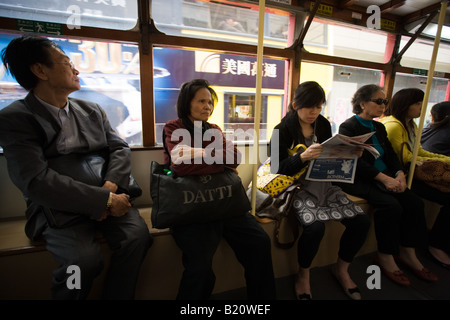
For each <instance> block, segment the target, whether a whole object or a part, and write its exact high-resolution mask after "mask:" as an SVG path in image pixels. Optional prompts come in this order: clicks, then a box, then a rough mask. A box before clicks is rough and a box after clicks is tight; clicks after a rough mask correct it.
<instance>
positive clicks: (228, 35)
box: [151, 0, 293, 48]
mask: <svg viewBox="0 0 450 320" xmlns="http://www.w3.org/2000/svg"><path fill="white" fill-rule="evenodd" d="M180 8H181V10H180ZM151 15H152V18H153V19H154V20H155V24H156V27H157V28H158V29H159V30H161V31H162V32H165V33H167V34H170V35H176V36H186V37H194V38H201V39H210V40H219V41H233V42H235V43H249V44H256V43H257V40H258V39H257V36H258V5H257V4H250V3H245V4H244V3H243V4H239V5H238V4H236V3H235V2H230V1H228V0H217V1H214V2H212V1H211V2H209V1H203V0H153V1H152V7H151ZM290 16H291V14H290V13H288V12H285V11H281V10H278V9H271V8H266V14H265V17H264V45H265V46H271V47H281V48H286V47H287V46H289V45H290V44H291V43H292V36H289V23H290ZM291 20H293V19H291ZM292 30H293V28H292ZM292 32H293V31H292ZM288 38H289V39H288Z"/></svg>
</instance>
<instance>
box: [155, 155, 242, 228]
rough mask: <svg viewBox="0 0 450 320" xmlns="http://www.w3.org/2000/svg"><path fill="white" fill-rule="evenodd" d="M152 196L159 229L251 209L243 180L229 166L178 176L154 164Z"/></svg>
mask: <svg viewBox="0 0 450 320" xmlns="http://www.w3.org/2000/svg"><path fill="white" fill-rule="evenodd" d="M150 194H151V197H152V200H153V207H152V215H151V221H152V225H153V227H154V228H157V229H164V228H169V227H172V226H175V225H183V224H190V223H202V222H210V221H214V220H219V219H224V218H231V217H234V216H238V215H242V214H244V213H245V212H248V211H249V210H250V209H251V205H250V201H249V199H248V198H247V194H246V192H245V189H244V186H243V185H242V181H241V178H240V177H239V176H238V175H237V174H236V173H235V172H234V171H233V170H231V169H229V168H226V167H225V171H224V172H220V173H215V174H206V175H189V176H183V177H178V176H176V175H175V174H174V173H173V172H172V171H171V170H169V168H168V167H167V166H164V165H161V164H159V163H157V162H155V161H152V164H151V168H150Z"/></svg>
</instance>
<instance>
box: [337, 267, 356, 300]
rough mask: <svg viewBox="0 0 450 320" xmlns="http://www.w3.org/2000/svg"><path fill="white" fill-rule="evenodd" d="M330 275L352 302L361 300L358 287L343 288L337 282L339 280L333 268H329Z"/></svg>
mask: <svg viewBox="0 0 450 320" xmlns="http://www.w3.org/2000/svg"><path fill="white" fill-rule="evenodd" d="M331 274H332V275H333V277H334V278H335V279H336V281H337V282H338V283H339V285H340V286H341V287H342V289H343V290H344V292H345V294H346V295H347V296H348V297H349V298H350V299H353V300H361V291H359V288H358V287H354V288H345V287H344V286H343V285H342V283H341V281H339V278H338V276H337V273H336V270H335V269H334V267H331Z"/></svg>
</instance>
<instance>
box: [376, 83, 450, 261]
mask: <svg viewBox="0 0 450 320" xmlns="http://www.w3.org/2000/svg"><path fill="white" fill-rule="evenodd" d="M423 97H424V92H423V91H422V90H420V89H416V88H407V89H402V90H400V91H398V92H397V93H396V94H395V95H394V96H393V97H392V101H391V103H390V104H389V106H388V108H387V109H386V111H385V113H384V117H382V118H381V119H380V122H382V123H383V124H384V126H385V127H386V131H387V133H388V139H389V141H390V142H391V144H392V147H393V149H394V151H395V153H396V154H397V156H398V157H399V158H400V160H402V162H403V163H402V164H403V166H404V167H405V168H406V169H407V168H409V164H410V163H411V160H412V151H411V150H413V147H414V143H415V142H416V132H417V125H416V123H415V122H414V119H415V118H418V117H420V112H421V108H422V102H423ZM417 143H420V141H417ZM416 159H417V162H418V163H420V162H423V161H426V160H431V159H433V160H441V161H445V162H450V157H447V156H444V155H441V154H437V153H432V152H428V151H426V150H424V149H423V148H422V146H420V145H419V152H418V155H417V158H416ZM411 189H412V190H413V191H414V192H415V193H416V194H418V195H419V196H421V197H423V198H425V199H427V200H429V201H433V202H436V203H439V204H440V205H442V208H441V210H440V212H439V215H438V217H437V219H436V221H435V223H434V225H433V228H432V229H431V231H430V237H429V248H428V249H429V252H430V254H431V256H432V257H433V258H434V260H435V261H436V262H438V263H439V264H440V265H441V266H443V267H444V268H447V269H450V194H449V193H445V192H441V191H439V190H438V189H436V188H433V187H431V186H429V185H427V184H426V183H424V182H422V181H420V180H417V179H414V180H413V183H412V186H411Z"/></svg>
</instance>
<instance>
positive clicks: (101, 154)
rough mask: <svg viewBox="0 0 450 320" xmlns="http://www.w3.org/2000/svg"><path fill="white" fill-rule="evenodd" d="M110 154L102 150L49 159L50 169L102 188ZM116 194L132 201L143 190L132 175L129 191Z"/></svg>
mask: <svg viewBox="0 0 450 320" xmlns="http://www.w3.org/2000/svg"><path fill="white" fill-rule="evenodd" d="M108 159H109V152H108V150H100V151H96V152H92V153H87V154H83V153H70V154H67V155H62V156H58V157H55V158H49V159H48V167H49V168H50V169H52V170H55V171H56V172H58V173H59V174H63V175H66V176H69V177H71V178H72V179H74V180H77V181H80V182H83V183H86V184H89V185H91V186H97V187H101V186H102V185H103V183H104V182H105V181H104V177H105V172H106V169H107V167H108ZM116 193H126V194H128V195H129V196H130V200H133V199H135V198H138V197H140V196H141V195H142V189H141V187H140V186H139V185H138V183H137V182H136V180H135V179H134V177H133V176H132V175H130V180H129V183H128V187H127V189H121V188H120V187H119V189H118V190H117V192H116Z"/></svg>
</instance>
